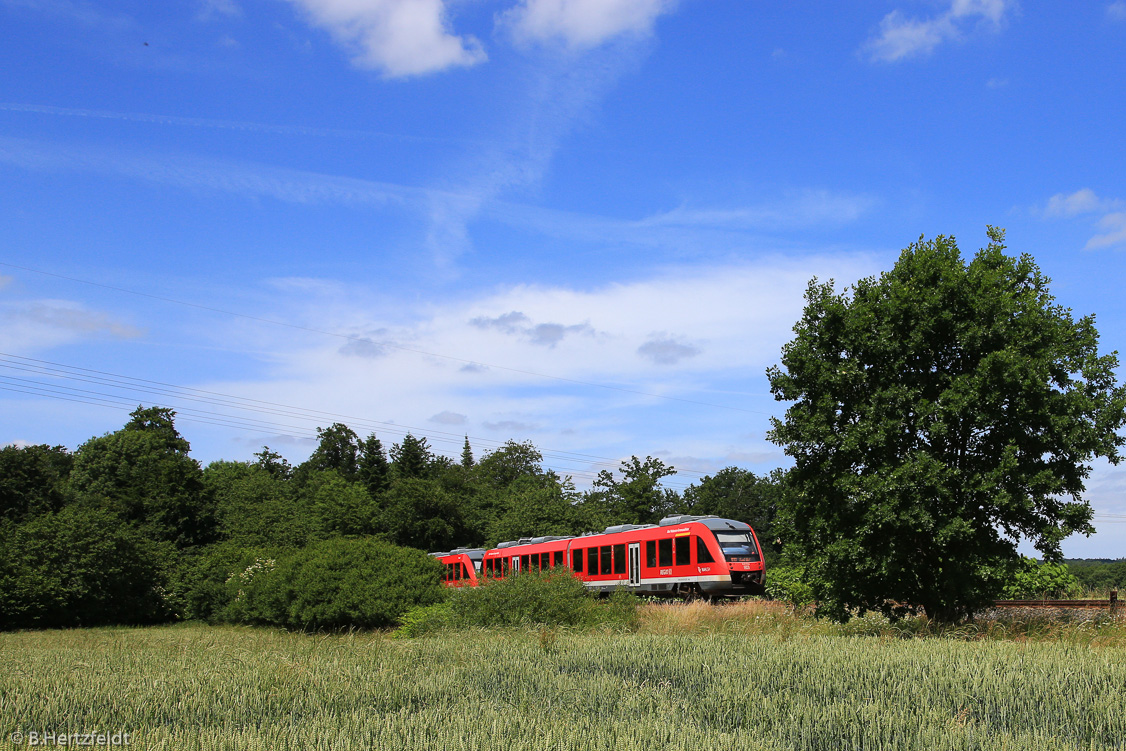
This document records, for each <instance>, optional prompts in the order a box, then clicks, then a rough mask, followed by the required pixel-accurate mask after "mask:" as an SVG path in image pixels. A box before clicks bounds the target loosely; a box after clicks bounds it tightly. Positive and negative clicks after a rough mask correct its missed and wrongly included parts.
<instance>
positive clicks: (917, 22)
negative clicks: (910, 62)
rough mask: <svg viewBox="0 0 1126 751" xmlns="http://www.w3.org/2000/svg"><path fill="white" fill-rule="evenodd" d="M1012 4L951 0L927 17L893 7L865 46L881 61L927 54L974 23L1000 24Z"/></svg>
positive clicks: (1001, 0)
mask: <svg viewBox="0 0 1126 751" xmlns="http://www.w3.org/2000/svg"><path fill="white" fill-rule="evenodd" d="M1013 5H1014V3H1013V0H953V2H951V3H950V8H949V9H948V10H947V11H946V12H945V13H942V14H941V15H938V16H934V17H932V18H926V19H916V18H908V17H907V16H905V15H904V14H903V13H902V12H901V11H899V10H893V11H892V12H891V13H888V14H887V15H886V16H884V18H883V20H882V21H880V29H879V33H878V34H877V35H876V36H875V37H874V38H872V39H870V40H869V41H868V42H867V44H865V45H864V50H865V51H866V52H867V53H868V55H869V57H870V58H871V59H872V60H879V61H883V62H894V61H896V60H902V59H904V58H908V57H914V56H916V55H926V54H928V53H930V52H932V51H933V50H934V48H935V47H937V46H938V45H939V44H941V43H942V42H945V41H948V40H952V39H958V38H960V37H961V36H962V35H963V34H964V33H965V32H966V30H967V29H970V28H973V27H975V26H985V27H987V28H990V29H994V30H995V29H998V28H1000V26H1001V23H1002V21H1003V20H1004V18H1005V14H1006V13H1007V12H1008V11H1009V9H1010V8H1012V6H1013Z"/></svg>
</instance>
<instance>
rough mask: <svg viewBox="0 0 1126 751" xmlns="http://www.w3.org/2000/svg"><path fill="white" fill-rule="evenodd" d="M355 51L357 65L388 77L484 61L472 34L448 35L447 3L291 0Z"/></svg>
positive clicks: (424, 0) (434, 0)
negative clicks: (372, 69) (380, 72)
mask: <svg viewBox="0 0 1126 751" xmlns="http://www.w3.org/2000/svg"><path fill="white" fill-rule="evenodd" d="M291 2H293V3H295V4H296V5H299V6H301V7H302V8H304V9H305V11H306V12H307V13H308V15H309V17H310V19H311V20H312V22H313V23H314V24H316V25H317V26H320V27H322V28H325V29H327V30H328V31H329V32H331V33H332V34H333V36H335V37H336V38H337V39H338V40H340V41H341V42H342V43H344V44H345V45H347V46H348V47H350V48H352V49H354V50H355V51H356V55H355V57H354V58H353V62H354V63H355V64H356V65H359V66H362V67H366V68H374V69H376V70H380V71H382V72H383V74H384V75H385V76H387V77H389V78H400V77H405V76H415V75H421V74H424V73H434V72H437V71H441V70H445V69H447V68H452V67H456V66H470V65H476V64H477V63H480V62H483V61H484V60H485V58H486V55H485V51H484V50H483V49H482V48H481V43H480V42H479V41H477V39H476V38H474V37H472V36H457V35H456V34H453V33H452V32H451V31H450V28H449V23H448V18H447V11H446V5H445V3H444V2H443V0H291Z"/></svg>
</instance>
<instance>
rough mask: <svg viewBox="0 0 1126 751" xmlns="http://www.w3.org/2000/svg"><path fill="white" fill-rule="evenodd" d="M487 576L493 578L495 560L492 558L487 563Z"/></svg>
mask: <svg viewBox="0 0 1126 751" xmlns="http://www.w3.org/2000/svg"><path fill="white" fill-rule="evenodd" d="M485 575H486V576H492V575H493V559H492V558H490V559H489V560H487V561H485Z"/></svg>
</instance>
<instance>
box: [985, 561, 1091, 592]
mask: <svg viewBox="0 0 1126 751" xmlns="http://www.w3.org/2000/svg"><path fill="white" fill-rule="evenodd" d="M1081 591H1082V585H1081V584H1080V583H1079V580H1078V579H1077V578H1076V577H1075V575H1074V574H1072V573H1071V571H1070V570H1069V569H1068V567H1067V565H1066V564H1063V563H1050V562H1045V563H1041V562H1040V561H1037V560H1036V559H1035V558H1021V559H1020V561H1018V562H1017V563H1016V564H1014V565H1012V566H1011V567H1010V570H1009V571H1008V575H1007V576H1006V581H1005V587H1004V589H1002V590H1001V597H1003V598H1004V599H1008V600H1018V599H1021V600H1023V599H1029V598H1036V597H1039V598H1062V597H1075V596H1077V595H1078V594H1079V593H1080V592H1081Z"/></svg>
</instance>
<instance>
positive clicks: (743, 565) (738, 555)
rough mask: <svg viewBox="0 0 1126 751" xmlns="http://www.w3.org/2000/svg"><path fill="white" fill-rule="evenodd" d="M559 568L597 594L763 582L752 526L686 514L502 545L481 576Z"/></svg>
mask: <svg viewBox="0 0 1126 751" xmlns="http://www.w3.org/2000/svg"><path fill="white" fill-rule="evenodd" d="M563 566H565V567H567V568H568V569H570V570H571V571H572V572H574V575H575V576H577V577H579V578H580V579H582V580H583V582H584V583H585V584H586V586H587V587H589V588H591V589H595V590H598V591H600V592H609V591H612V590H615V589H619V588H625V589H628V590H629V591H632V592H636V593H638V594H645V595H662V596H680V595H688V596H696V595H699V596H704V597H724V596H737V595H745V594H762V592H763V584H764V582H765V564H764V561H763V557H762V550H761V547H760V546H759V541H758V537H757V535H756V534H755V531H754V529H752V528H751V526H750V525H749V524H746V523H744V522H740V521H734V520H732V519H721V518H719V517H715V516H686V515H682V516H670V517H666V518H664V519H662V520H661V522H660V524H639V525H632V524H619V525H617V526H613V527H607V528H606V530H605V531H604V532H602V533H598V534H588V535H583V536H581V537H536V538H524V539H521V540H513V541H511V542H502V543H501V544H500V545H498V546H497V547H495V548H493V549H492V550H488V551H485V553H484V555H483V565H482V568H481V571H480V572H479V573H480V574H481V575H483V576H484V577H486V578H499V577H504V576H508V575H510V574H511V573H513V572H517V571H529V570H542V569H547V568H553V567H563ZM473 583H474V584H476V580H475V581H474V582H473Z"/></svg>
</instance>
